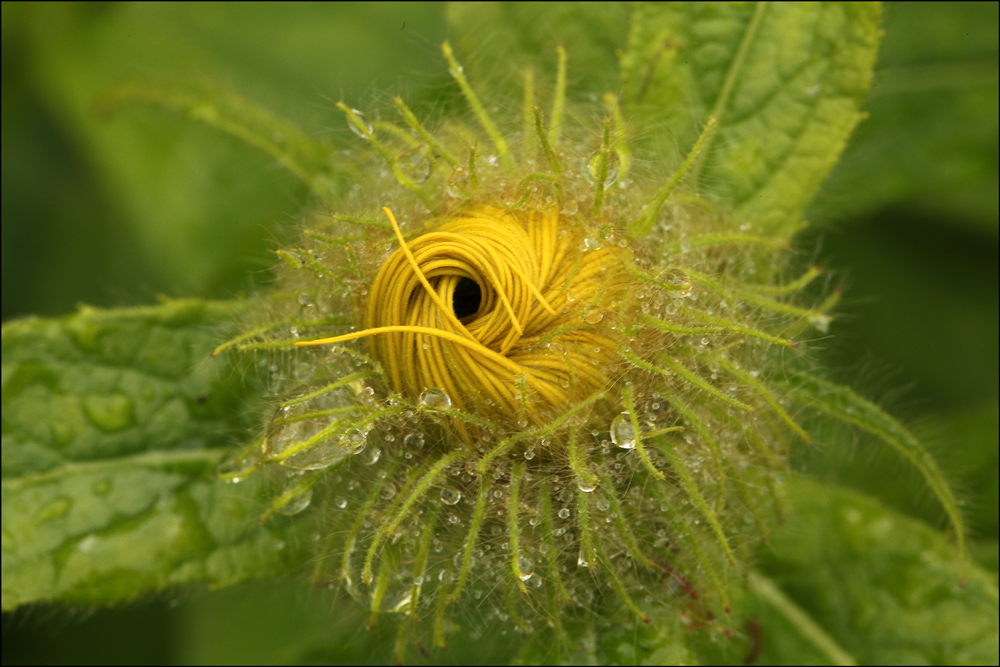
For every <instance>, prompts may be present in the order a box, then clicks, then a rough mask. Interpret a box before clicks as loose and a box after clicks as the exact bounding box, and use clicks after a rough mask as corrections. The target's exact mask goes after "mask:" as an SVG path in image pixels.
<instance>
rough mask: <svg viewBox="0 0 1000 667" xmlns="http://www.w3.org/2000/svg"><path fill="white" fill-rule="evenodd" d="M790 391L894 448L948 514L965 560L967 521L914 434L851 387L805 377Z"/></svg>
mask: <svg viewBox="0 0 1000 667" xmlns="http://www.w3.org/2000/svg"><path fill="white" fill-rule="evenodd" d="M790 389H791V395H792V397H793V398H794V399H795V400H797V401H800V402H802V403H804V404H805V405H808V406H810V407H812V408H814V409H816V410H818V411H819V412H821V413H825V414H827V415H830V416H831V417H833V418H834V419H838V420H840V421H842V422H844V423H847V424H851V425H853V426H857V427H858V428H860V429H863V430H864V431H867V432H868V433H871V434H872V435H874V436H876V437H877V438H879V439H880V440H882V442H884V443H885V444H887V445H889V446H890V447H892V448H893V449H895V450H896V452H897V453H898V454H899V455H900V456H901V457H903V458H904V459H906V460H907V461H909V462H910V463H911V464H912V465H913V466H914V467H915V468H916V469H917V470H918V471H920V474H921V475H923V478H924V480H925V481H926V482H927V486H929V487H930V489H931V490H932V491H933V492H934V495H935V496H937V499H938V500H939V501H940V502H941V505H942V507H944V510H945V512H946V513H947V514H948V519H949V521H950V522H951V525H952V528H954V530H955V537H956V538H957V540H958V551H959V554H960V558H963V559H964V558H965V555H966V553H965V548H966V547H965V521H964V520H963V518H962V515H961V512H960V511H959V509H958V502H957V501H956V500H955V496H954V494H953V493H952V490H951V487H950V486H949V485H948V482H947V481H946V480H945V477H944V475H943V474H942V472H941V469H940V467H939V466H938V464H937V461H935V460H934V457H932V456H931V455H930V454H929V453H928V452H927V449H926V448H925V447H924V445H923V444H922V443H921V442H920V441H919V440H917V438H916V437H914V436H913V434H912V433H910V432H909V431H908V430H907V429H906V428H905V427H904V426H903V425H902V424H900V423H899V422H898V421H896V420H895V419H893V418H892V417H891V416H890V415H888V414H886V413H885V412H884V411H883V410H882V409H880V408H879V407H878V406H877V405H875V404H873V403H871V402H870V401H867V400H865V399H864V398H862V397H861V396H859V395H858V394H857V393H855V392H854V391H853V390H852V389H850V388H849V387H844V386H841V385H836V384H833V383H832V382H827V381H825V380H822V379H819V378H816V377H812V376H808V375H805V374H802V375H800V376H799V378H798V382H797V384H796V386H794V387H792V388H790Z"/></svg>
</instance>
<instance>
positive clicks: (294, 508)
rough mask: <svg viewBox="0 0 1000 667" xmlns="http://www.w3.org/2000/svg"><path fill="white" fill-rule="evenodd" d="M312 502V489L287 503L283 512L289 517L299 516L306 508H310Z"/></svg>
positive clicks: (282, 509)
mask: <svg viewBox="0 0 1000 667" xmlns="http://www.w3.org/2000/svg"><path fill="white" fill-rule="evenodd" d="M311 502H312V489H308V490H306V491H304V492H303V493H300V494H299V495H297V496H295V497H294V498H292V499H291V500H289V501H288V502H287V503H285V506H284V507H282V508H281V512H282V514H287V515H288V516H291V515H293V514H298V513H299V512H301V511H302V510H304V509H305V508H307V507H309V504H310V503H311Z"/></svg>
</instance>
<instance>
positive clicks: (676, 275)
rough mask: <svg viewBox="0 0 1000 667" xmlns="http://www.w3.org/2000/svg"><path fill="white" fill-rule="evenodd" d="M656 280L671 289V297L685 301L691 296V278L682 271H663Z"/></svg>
mask: <svg viewBox="0 0 1000 667" xmlns="http://www.w3.org/2000/svg"><path fill="white" fill-rule="evenodd" d="M656 279H657V280H658V281H660V282H661V283H663V284H664V285H667V286H668V287H669V289H670V296H672V297H674V298H677V299H683V298H684V297H687V296H690V294H691V289H692V283H691V278H690V277H689V276H688V274H686V273H684V272H683V271H681V270H680V269H666V270H665V271H661V272H660V274H659V275H658V276H656Z"/></svg>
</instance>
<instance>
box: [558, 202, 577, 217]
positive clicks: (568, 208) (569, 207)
mask: <svg viewBox="0 0 1000 667" xmlns="http://www.w3.org/2000/svg"><path fill="white" fill-rule="evenodd" d="M579 210H580V205H579V204H577V203H576V200H575V199H567V200H566V201H565V202H563V207H562V210H561V211H559V212H560V213H561V214H563V215H576V213H577V211H579Z"/></svg>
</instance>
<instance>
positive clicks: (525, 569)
mask: <svg viewBox="0 0 1000 667" xmlns="http://www.w3.org/2000/svg"><path fill="white" fill-rule="evenodd" d="M517 569H519V570H520V571H521V581H527V580H528V579H531V575H532V573H533V572H534V571H535V564H534V563H532V562H531V561H530V560H528V559H527V558H525V557H524V556H518V558H517Z"/></svg>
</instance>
